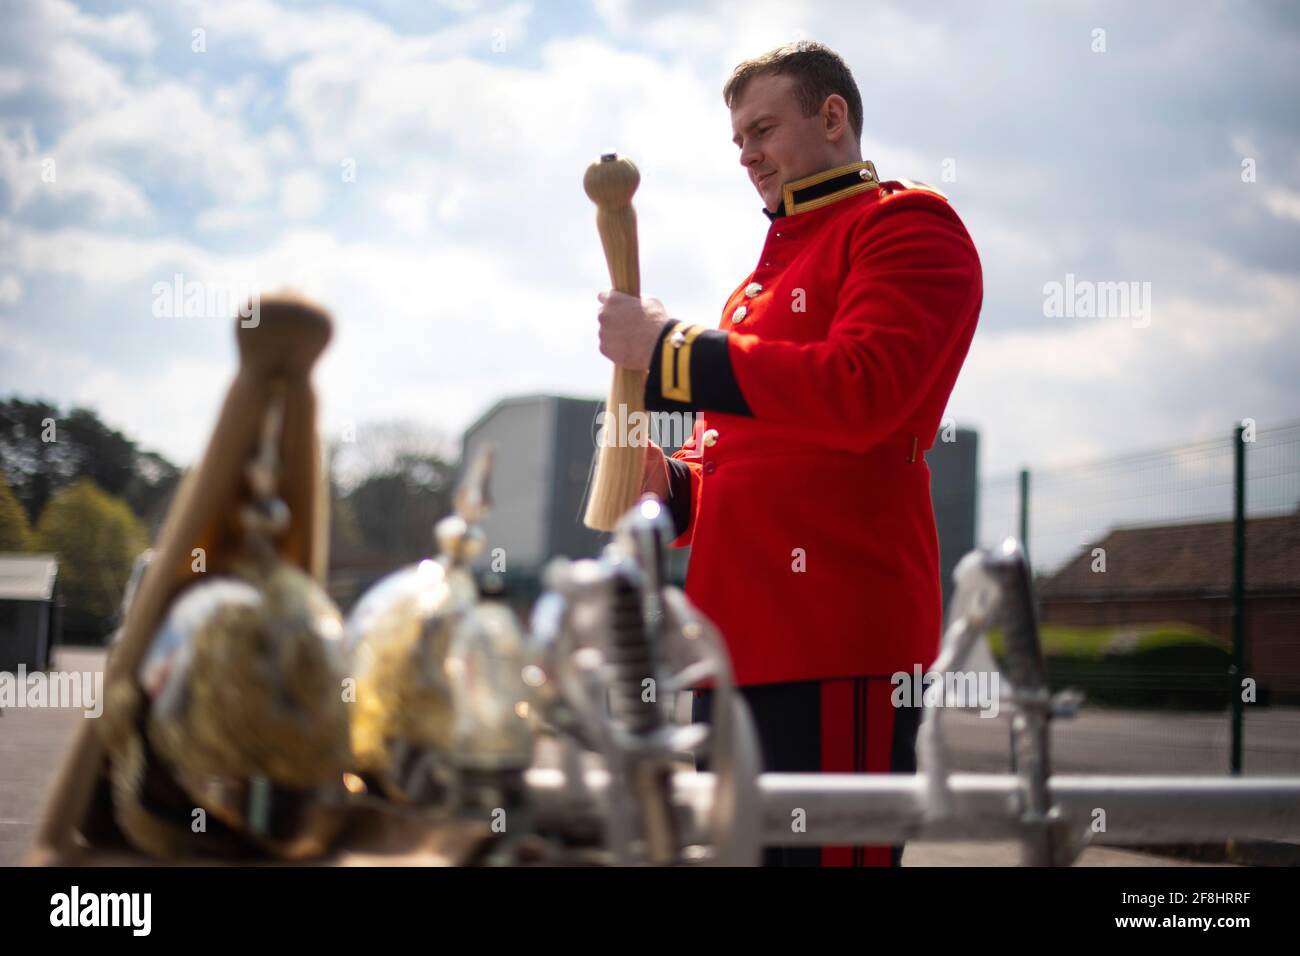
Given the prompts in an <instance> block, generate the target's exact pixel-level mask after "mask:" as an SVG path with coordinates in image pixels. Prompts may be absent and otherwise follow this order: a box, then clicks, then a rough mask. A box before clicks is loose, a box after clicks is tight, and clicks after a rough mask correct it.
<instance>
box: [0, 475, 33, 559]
mask: <svg viewBox="0 0 1300 956" xmlns="http://www.w3.org/2000/svg"><path fill="white" fill-rule="evenodd" d="M31 542H32V528H31V525H30V524H29V523H28V521H27V512H26V511H24V510H23V506H22V503H21V502H20V501H19V500H18V499H17V498H15V497H14V493H13V491H12V490H10V488H9V482H7V481H5V480H4V476H3V475H0V551H26V550H27V549H28V548H29V547H31Z"/></svg>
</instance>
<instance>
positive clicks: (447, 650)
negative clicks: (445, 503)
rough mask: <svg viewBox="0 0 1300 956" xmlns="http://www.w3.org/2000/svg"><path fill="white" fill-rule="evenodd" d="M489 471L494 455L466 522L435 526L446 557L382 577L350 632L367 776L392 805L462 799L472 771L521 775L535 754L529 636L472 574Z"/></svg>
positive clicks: (358, 750)
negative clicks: (526, 654)
mask: <svg viewBox="0 0 1300 956" xmlns="http://www.w3.org/2000/svg"><path fill="white" fill-rule="evenodd" d="M490 469H491V455H490V452H488V451H486V450H485V451H484V452H483V453H481V454H480V455H478V456H477V457H476V458H475V459H474V462H473V464H472V465H471V466H470V468H469V470H468V472H467V474H466V478H465V481H464V482H463V484H462V486H461V488H460V490H459V491H458V493H457V500H456V514H454V515H451V516H448V517H446V518H444V519H443V520H442V521H440V522H439V523H438V526H437V528H436V529H435V536H436V538H437V543H438V551H439V554H438V557H437V558H436V559H426V560H424V561H420V562H419V563H418V564H414V565H411V566H409V567H406V568H403V569H401V570H400V571H396V572H394V573H393V574H390V575H388V576H387V577H385V578H383V579H382V580H380V581H379V582H378V583H377V584H375V585H374V587H372V588H371V589H370V590H369V591H367V592H366V594H365V595H363V596H362V598H361V600H360V601H359V602H358V603H357V606H356V607H355V608H354V609H353V611H352V613H351V614H350V615H349V616H348V620H347V625H346V627H345V631H344V645H345V647H346V648H347V652H348V656H349V661H350V663H351V667H352V677H353V678H354V679H355V682H356V683H355V690H356V700H355V702H354V703H353V705H352V708H353V709H352V749H353V753H354V754H355V756H356V760H357V769H358V771H359V772H360V773H361V775H362V777H363V779H365V780H368V781H369V782H370V783H371V784H373V785H375V786H376V787H377V788H378V789H379V790H380V792H382V793H383V794H384V795H385V796H387V797H389V798H390V799H393V800H397V801H400V802H406V803H415V804H420V805H422V806H424V807H426V808H435V809H442V810H450V809H452V807H453V805H455V804H457V803H458V802H460V801H461V800H462V798H463V796H464V794H463V792H462V787H461V785H462V783H463V782H464V774H465V773H466V772H467V771H488V772H493V771H502V770H515V769H522V767H523V766H524V765H526V764H527V762H528V760H529V758H530V757H531V740H532V738H531V731H530V729H529V727H528V724H527V707H526V706H522V707H521V706H520V702H521V700H522V698H523V696H524V692H525V691H526V688H523V685H522V682H521V678H520V677H519V672H520V659H521V654H522V645H523V636H522V631H521V629H520V627H519V625H518V623H517V622H516V621H515V619H514V615H513V613H512V612H510V611H509V610H508V609H506V608H505V607H504V606H497V605H490V604H480V603H479V601H478V588H477V586H476V585H475V582H474V579H473V576H472V574H471V572H470V569H469V565H470V562H471V561H473V559H474V558H475V557H476V556H477V555H479V554H480V553H481V552H482V549H483V537H482V532H481V531H480V530H479V528H478V525H477V521H478V519H479V517H480V516H481V515H482V513H483V512H484V511H485V510H486V508H487V481H488V475H489V472H490ZM516 685H518V686H516Z"/></svg>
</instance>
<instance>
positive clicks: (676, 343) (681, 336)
mask: <svg viewBox="0 0 1300 956" xmlns="http://www.w3.org/2000/svg"><path fill="white" fill-rule="evenodd" d="M669 341H670V342H672V343H673V348H675V349H679V348H681V347H682V346H683V345H685V344H686V333H685V332H683V331H682V330H681V329H678V330H677V331H676V332H674V333H673V334H672V336H671V337H670V338H669Z"/></svg>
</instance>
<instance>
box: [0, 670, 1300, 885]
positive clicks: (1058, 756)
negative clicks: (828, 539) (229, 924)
mask: <svg viewBox="0 0 1300 956" xmlns="http://www.w3.org/2000/svg"><path fill="white" fill-rule="evenodd" d="M55 666H56V667H57V668H58V669H60V670H63V671H89V670H98V669H101V668H102V666H103V652H102V651H96V650H89V649H64V650H62V651H60V652H59V654H58V655H57V657H56V660H55ZM951 718H952V719H951V725H950V726H951V731H952V739H953V740H954V742H955V744H956V746H955V747H954V751H955V752H956V753H957V754H958V759H957V761H956V763H957V769H962V770H972V771H1005V770H1006V769H1007V766H1008V761H1007V720H1006V718H1005V717H998V718H993V719H982V718H980V717H978V716H976V715H974V714H966V713H962V712H957V711H954V712H952V714H951ZM83 719H85V718H83V717H82V716H81V711H79V710H53V709H43V710H28V709H22V710H8V711H6V712H5V713H4V714H3V715H0V866H12V865H16V864H17V863H19V862H20V860H21V859H22V855H23V853H24V852H25V849H26V847H27V845H28V843H29V842H30V840H31V837H32V832H33V829H34V827H35V825H36V822H37V820H38V819H39V817H40V813H41V808H42V806H43V805H44V795H45V791H46V789H47V788H48V786H49V785H50V782H51V781H52V779H53V777H54V774H55V773H56V771H57V770H58V767H59V763H60V760H61V759H62V756H63V753H64V751H65V749H66V748H67V746H68V744H69V743H70V741H71V739H72V735H73V733H74V732H75V731H76V729H77V727H78V725H79V724H80V722H81V721H82V720H83ZM1053 742H1054V750H1055V753H1054V765H1055V766H1056V768H1057V769H1058V770H1062V771H1066V772H1115V773H1136V774H1142V773H1152V774H1167V773H1180V774H1181V773H1215V774H1217V773H1225V772H1226V768H1227V766H1228V756H1227V754H1228V725H1227V721H1226V719H1225V718H1224V717H1222V716H1220V715H1217V714H1216V715H1200V714H1163V713H1161V714H1152V713H1141V712H1124V711H1088V710H1085V711H1084V712H1083V713H1082V714H1081V715H1080V716H1079V717H1078V718H1077V719H1075V720H1074V721H1063V722H1060V723H1059V724H1058V725H1057V728H1056V730H1055V732H1054V736H1053ZM1245 742H1246V745H1245V765H1246V770H1247V772H1248V773H1257V774H1264V773H1268V774H1300V709H1295V708H1292V709H1281V708H1274V709H1272V710H1268V711H1263V710H1261V711H1260V712H1258V714H1251V713H1249V712H1248V713H1247V725H1246V735H1245ZM1016 860H1017V849H1016V847H1015V845H1014V844H1000V843H995V844H913V845H910V846H908V848H907V851H906V853H905V854H904V858H903V862H904V865H906V866H1012V865H1015V863H1016ZM1079 865H1081V866H1183V865H1191V864H1188V863H1185V862H1183V861H1178V860H1173V859H1168V858H1164V857H1157V856H1151V855H1147V854H1141V853H1130V852H1126V851H1120V850H1111V849H1090V850H1087V851H1085V852H1084V854H1083V856H1082V857H1081V859H1080V861H1079Z"/></svg>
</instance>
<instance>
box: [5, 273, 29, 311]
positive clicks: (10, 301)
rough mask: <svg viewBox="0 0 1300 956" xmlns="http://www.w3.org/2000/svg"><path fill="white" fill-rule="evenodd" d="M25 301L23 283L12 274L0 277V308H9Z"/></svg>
mask: <svg viewBox="0 0 1300 956" xmlns="http://www.w3.org/2000/svg"><path fill="white" fill-rule="evenodd" d="M22 300H23V282H22V280H21V279H19V278H18V277H17V276H16V275H14V274H13V273H12V272H10V273H6V274H5V275H3V276H0V308H9V307H11V306H15V305H17V304H18V303H19V302H21V301H22Z"/></svg>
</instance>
